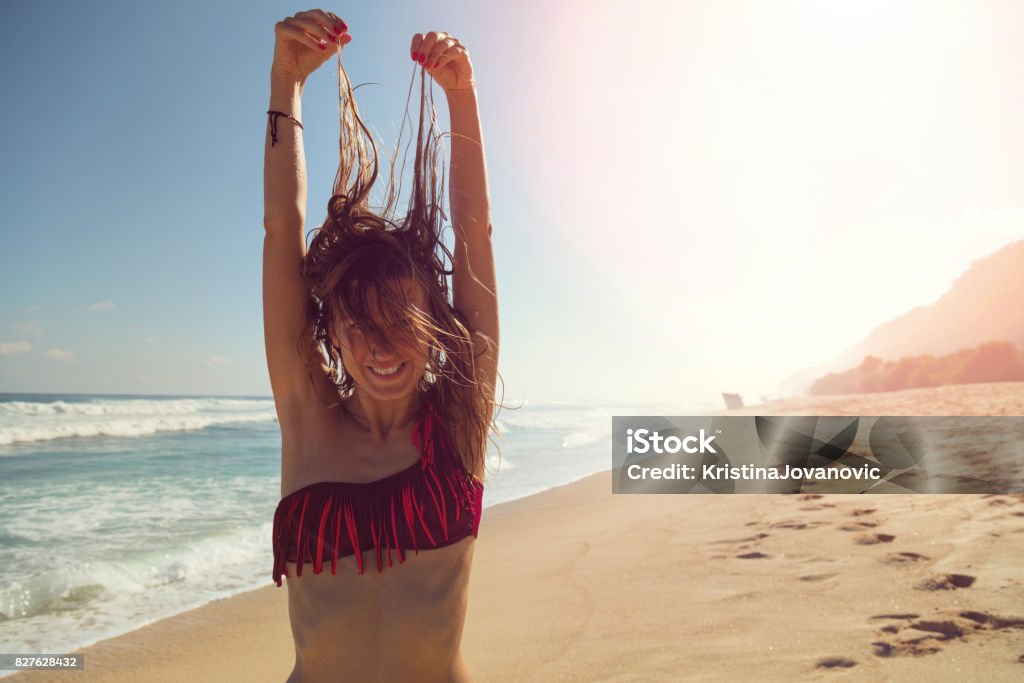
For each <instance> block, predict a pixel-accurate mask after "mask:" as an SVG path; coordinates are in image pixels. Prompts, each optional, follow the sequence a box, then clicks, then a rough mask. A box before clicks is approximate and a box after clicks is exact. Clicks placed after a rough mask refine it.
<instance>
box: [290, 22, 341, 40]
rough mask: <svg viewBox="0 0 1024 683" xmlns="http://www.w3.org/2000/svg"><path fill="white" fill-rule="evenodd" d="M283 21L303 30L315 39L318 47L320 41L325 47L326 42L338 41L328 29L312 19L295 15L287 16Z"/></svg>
mask: <svg viewBox="0 0 1024 683" xmlns="http://www.w3.org/2000/svg"><path fill="white" fill-rule="evenodd" d="M284 23H285V24H287V25H289V26H294V27H296V28H298V29H299V30H302V31H305V32H306V33H307V34H309V35H310V36H311V37H312V38H313V39H314V40H315V42H316V43H317V45H316V47H319V46H320V44H321V43H322V44H323V45H324V46H325V47H326V45H327V44H328V43H334V44H335V45H336V44H337V43H338V41H337V39H336V38H335V37H334V34H332V33H331V32H330V31H328V30H327V29H325V28H324V27H323V26H321V25H320V24H318V23H316V22H315V21H313V20H312V19H297V18H295V17H288V18H287V19H285V20H284Z"/></svg>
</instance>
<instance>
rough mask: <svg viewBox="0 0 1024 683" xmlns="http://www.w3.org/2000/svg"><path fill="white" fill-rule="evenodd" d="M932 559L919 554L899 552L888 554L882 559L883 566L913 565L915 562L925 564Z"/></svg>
mask: <svg viewBox="0 0 1024 683" xmlns="http://www.w3.org/2000/svg"><path fill="white" fill-rule="evenodd" d="M930 559H932V558H930V557H928V556H927V555H922V554H921V553H911V552H901V553H889V554H888V555H886V556H885V557H883V558H882V562H884V563H885V564H914V563H915V562H927V561H928V560H930Z"/></svg>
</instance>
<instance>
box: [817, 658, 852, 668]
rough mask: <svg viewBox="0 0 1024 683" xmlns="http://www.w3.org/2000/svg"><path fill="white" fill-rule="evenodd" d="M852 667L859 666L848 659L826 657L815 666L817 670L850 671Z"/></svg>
mask: <svg viewBox="0 0 1024 683" xmlns="http://www.w3.org/2000/svg"><path fill="white" fill-rule="evenodd" d="M851 666H857V662H855V661H853V660H852V659H847V658H846V657H825V658H824V659H819V660H818V663H817V664H815V668H816V669H849V668H850V667H851Z"/></svg>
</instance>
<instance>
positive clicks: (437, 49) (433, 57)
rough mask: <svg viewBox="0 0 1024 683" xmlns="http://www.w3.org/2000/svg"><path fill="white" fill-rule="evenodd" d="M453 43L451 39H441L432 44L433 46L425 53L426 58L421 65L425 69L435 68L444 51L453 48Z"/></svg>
mask: <svg viewBox="0 0 1024 683" xmlns="http://www.w3.org/2000/svg"><path fill="white" fill-rule="evenodd" d="M454 45H455V41H454V40H452V39H451V38H442V39H441V40H439V41H437V42H436V43H434V46H433V47H432V48H431V49H430V52H428V53H427V58H426V59H425V60H424V61H423V65H424V66H426V67H427V68H431V69H432V68H436V66H437V60H438V58H439V57H440V56H441V55H443V54H444V53H445V51H446V50H447V49H448V48H450V47H453V46H454Z"/></svg>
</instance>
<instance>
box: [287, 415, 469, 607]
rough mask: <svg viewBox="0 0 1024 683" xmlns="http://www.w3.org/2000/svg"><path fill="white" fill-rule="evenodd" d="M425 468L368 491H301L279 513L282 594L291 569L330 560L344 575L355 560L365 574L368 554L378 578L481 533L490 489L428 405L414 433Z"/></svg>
mask: <svg viewBox="0 0 1024 683" xmlns="http://www.w3.org/2000/svg"><path fill="white" fill-rule="evenodd" d="M412 441H413V444H414V445H416V446H417V448H418V449H419V452H420V459H419V462H417V463H415V464H414V465H413V466H412V467H409V468H407V469H405V470H403V471H401V472H398V473H396V474H392V475H391V476H388V477H384V478H383V479H378V480H377V481H372V482H368V483H351V482H340V481H323V482H317V483H315V484H309V485H308V486H304V487H302V488H301V489H298V490H297V491H294V492H292V493H290V494H288V495H287V496H285V497H284V498H282V499H281V502H280V503H278V505H277V510H276V511H275V512H274V530H273V546H274V571H273V578H274V581H275V582H276V583H277V585H278V587H280V586H281V576H282V574H283V575H284V576H289V574H288V565H287V563H288V562H294V563H295V564H296V574H298V575H299V576H302V566H303V564H304V563H306V562H310V563H312V565H313V573H314V574H319V573H321V572H322V571H323V562H324V560H325V558H329V559H330V562H331V574H337V561H338V558H340V557H346V556H348V555H355V556H356V560H357V561H358V564H359V573H360V574H362V573H363V554H362V551H363V549H367V550H368V549H369V548H370V547H371V546H373V548H374V549H375V550H376V554H377V571H378V572H382V571H383V570H384V564H383V554H384V548H386V549H387V558H388V566H389V567H391V566H393V562H392V557H391V551H392V548H393V549H394V550H395V551H396V555H397V556H398V562H399V563H402V562H404V561H405V557H404V555H403V550H408V549H409V548H413V549H415V552H416V554H419V550H420V548H423V549H430V548H441V547H444V546H447V545H451V544H453V543H456V542H458V541H461V540H462V539H464V538H466V537H467V536H469V535H470V534H472V535H473V536H474V537H475V536H476V535H477V532H478V530H479V527H480V512H481V510H482V505H483V493H484V485H483V483H482V482H481V481H479V480H478V479H476V478H475V477H474V476H473V475H472V474H470V473H469V472H468V471H467V470H466V468H465V466H464V465H463V464H462V461H461V459H459V457H458V454H457V453H456V452H455V450H454V449H453V448H452V446H451V440H450V439H449V437H448V434H447V432H446V430H445V429H444V428H443V425H442V424H441V423H440V420H439V419H438V416H437V412H436V410H435V409H434V408H433V406H432V405H431V404H430V403H429V402H426V401H425V402H424V405H423V407H421V410H420V413H419V415H418V416H417V418H416V424H415V426H414V427H413V434H412Z"/></svg>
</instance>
